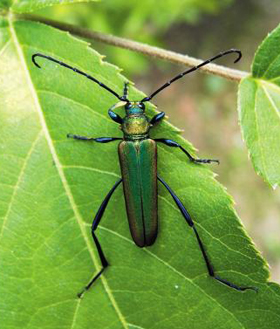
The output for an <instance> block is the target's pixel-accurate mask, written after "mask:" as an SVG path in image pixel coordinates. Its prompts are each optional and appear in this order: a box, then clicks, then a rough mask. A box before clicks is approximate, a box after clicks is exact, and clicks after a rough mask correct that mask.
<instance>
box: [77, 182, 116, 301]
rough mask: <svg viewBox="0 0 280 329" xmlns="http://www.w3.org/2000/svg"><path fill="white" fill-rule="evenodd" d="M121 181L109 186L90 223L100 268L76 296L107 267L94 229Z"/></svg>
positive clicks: (89, 285)
mask: <svg viewBox="0 0 280 329" xmlns="http://www.w3.org/2000/svg"><path fill="white" fill-rule="evenodd" d="M121 182H122V178H121V179H119V180H118V181H117V182H116V183H115V185H114V186H113V187H112V188H111V190H110V191H109V193H108V194H107V195H106V198H105V199H104V200H103V202H102V204H101V206H100V207H99V209H98V211H97V213H96V215H95V217H94V220H93V223H92V227H91V234H92V238H93V241H94V243H95V245H96V248H97V252H98V255H99V258H100V261H101V265H102V269H101V270H100V271H99V272H98V273H97V274H96V275H95V276H94V277H93V278H92V279H91V280H90V282H89V283H88V284H87V285H86V286H85V288H84V289H83V290H82V291H81V292H79V293H78V294H77V296H78V297H79V298H81V297H82V295H83V294H84V292H85V291H87V290H88V289H89V288H90V287H91V286H92V284H93V283H94V282H95V281H96V280H97V279H98V278H99V277H100V275H101V274H102V273H103V272H104V270H105V269H106V267H108V265H109V263H108V261H107V259H106V257H105V254H104V252H103V250H102V248H101V245H100V242H99V241H98V239H97V236H96V235H95V231H96V229H97V227H98V224H99V223H100V221H101V218H102V216H103V214H104V211H105V209H106V207H107V205H108V202H109V200H110V198H111V196H112V194H113V193H114V191H115V189H116V188H117V187H118V186H119V184H120V183H121Z"/></svg>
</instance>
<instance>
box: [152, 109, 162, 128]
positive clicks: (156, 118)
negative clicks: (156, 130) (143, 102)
mask: <svg viewBox="0 0 280 329" xmlns="http://www.w3.org/2000/svg"><path fill="white" fill-rule="evenodd" d="M164 116H165V113H164V112H160V113H158V114H156V115H155V116H153V117H152V119H151V121H150V124H151V125H155V124H156V123H158V122H159V121H161V120H162V119H163V118H164Z"/></svg>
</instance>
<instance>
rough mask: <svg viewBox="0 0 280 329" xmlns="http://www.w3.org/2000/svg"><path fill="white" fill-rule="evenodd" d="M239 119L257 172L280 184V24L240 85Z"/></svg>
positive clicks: (264, 177)
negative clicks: (250, 73)
mask: <svg viewBox="0 0 280 329" xmlns="http://www.w3.org/2000/svg"><path fill="white" fill-rule="evenodd" d="M239 119H240V124H241V128H242V133H243V136H244V139H245V141H246V144H247V147H248V149H249V155H250V158H251V159H252V162H253V166H254V168H255V170H256V172H257V173H258V174H259V175H261V176H262V177H263V179H264V180H265V181H266V182H268V183H269V184H270V185H272V186H273V187H274V188H276V187H277V185H279V183H280V148H279V145H280V25H279V26H278V27H277V28H276V29H275V30H274V31H273V32H272V33H270V34H269V35H268V36H267V37H266V38H265V40H264V41H263V42H262V44H261V45H260V47H259V49H258V51H257V53H256V55H255V58H254V62H253V65H252V76H250V77H248V78H245V79H243V80H242V81H241V83H240V86H239Z"/></svg>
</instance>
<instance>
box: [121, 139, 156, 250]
mask: <svg viewBox="0 0 280 329" xmlns="http://www.w3.org/2000/svg"><path fill="white" fill-rule="evenodd" d="M119 159H120V165H121V171H122V178H123V187H124V196H125V204H126V211H127V217H128V221H129V228H130V232H131V236H132V238H133V240H134V242H135V243H136V244H137V246H139V247H144V246H150V245H152V244H153V243H154V241H155V239H156V236H157V228H158V220H157V148H156V143H155V142H154V141H153V140H151V139H144V140H137V141H123V142H121V143H120V144H119Z"/></svg>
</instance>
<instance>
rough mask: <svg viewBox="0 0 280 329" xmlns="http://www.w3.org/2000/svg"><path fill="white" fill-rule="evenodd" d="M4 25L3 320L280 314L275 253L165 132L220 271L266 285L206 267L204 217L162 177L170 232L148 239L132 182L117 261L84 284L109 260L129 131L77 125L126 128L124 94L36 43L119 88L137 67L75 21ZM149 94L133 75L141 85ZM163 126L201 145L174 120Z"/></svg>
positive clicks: (265, 319) (153, 325)
mask: <svg viewBox="0 0 280 329" xmlns="http://www.w3.org/2000/svg"><path fill="white" fill-rule="evenodd" d="M0 26H1V28H0V68H1V70H0V90H1V93H0V122H1V125H0V152H1V153H0V170H1V174H0V186H1V188H0V219H1V221H0V273H1V276H0V296H1V298H0V319H1V329H8V328H9V329H10V328H34V329H35V328H36V329H38V328H40V329H41V328H52V329H53V328H60V329H61V328H69V329H70V328H71V329H73V328H75V329H81V328H94V329H99V328H100V329H109V328H110V329H121V328H126V329H127V328H129V329H139V328H140V329H173V328H174V329H175V328H176V329H196V328H197V329H198V328H199V329H201V328H204V329H208V328H209V329H210V328H211V329H212V328H215V329H218V328H219V329H220V328H225V329H228V328H231V329H239V328H252V329H253V328H254V329H256V328H258V329H261V328H263V329H267V328H279V326H280V315H279V314H280V312H279V311H280V308H279V305H280V289H279V286H278V285H276V284H273V283H267V279H268V269H267V265H266V264H265V262H264V261H263V260H262V259H261V257H260V255H259V254H258V253H257V252H256V250H255V249H254V246H253V245H252V243H251V241H250V240H249V238H248V237H247V235H246V234H245V233H244V230H243V228H242V226H241V223H240V221H239V219H238V218H237V215H236V213H235V211H234V210H233V208H232V200H231V199H230V197H229V196H228V195H227V193H226V192H225V190H224V189H223V188H222V187H221V186H220V185H219V184H218V183H217V182H216V181H215V180H214V179H213V175H212V173H211V172H210V171H209V169H207V168H206V167H205V166H203V165H195V164H190V163H189V161H188V159H187V158H186V156H185V155H184V154H183V153H182V152H180V151H179V150H177V149H173V148H171V149H170V148H169V149H168V148H167V147H166V146H162V145H160V146H159V151H158V153H159V169H158V170H159V174H160V175H161V177H162V178H164V179H165V180H166V181H167V183H169V184H170V185H171V187H172V188H173V190H174V191H175V192H176V193H177V194H178V196H179V197H180V198H181V200H182V201H183V202H184V204H185V205H186V207H187V208H188V210H189V212H190V213H191V215H192V217H193V219H194V221H195V222H196V225H197V230H198V231H199V234H200V235H201V239H202V240H203V242H204V244H205V246H206V249H207V252H208V254H209V257H210V259H211V261H212V263H213V264H214V267H215V269H216V271H217V273H218V274H219V275H220V276H221V277H223V278H225V279H228V280H230V281H232V282H234V283H236V284H239V285H251V286H255V287H258V288H259V292H258V293H255V292H254V291H246V292H243V293H242V292H238V291H236V290H234V289H231V288H229V287H227V286H225V285H223V284H220V283H218V282H216V281H214V280H213V279H211V278H210V277H209V276H208V275H207V270H206V266H205V263H204V261H203V258H202V255H201V252H200V250H199V247H198V245H197V241H196V239H195V237H194V234H193V232H192V230H191V229H190V228H189V227H188V225H187V223H186V222H185V221H184V219H183V218H182V216H181V214H180V212H179V211H178V209H177V208H176V207H175V205H174V202H173V200H172V198H171V197H170V195H169V194H168V192H167V191H166V190H165V189H164V188H163V187H162V186H159V219H160V227H159V235H158V239H157V241H156V243H155V244H154V245H153V246H152V247H149V248H144V249H140V248H137V247H136V246H135V245H134V243H133V242H132V240H131V237H130V233H129V229H128V224H127V220H126V214H125V207H124V199H123V194H122V187H120V188H119V189H118V190H117V191H116V193H115V194H114V195H113V197H112V200H111V202H110V204H109V206H108V209H107V210H106V212H105V215H104V218H103V220H102V222H101V224H100V227H99V229H98V231H97V234H98V237H99V238H100V241H101V244H102V246H103V249H104V252H105V253H106V255H107V257H108V260H109V263H110V265H111V266H110V267H109V268H108V269H107V270H106V272H105V274H104V275H103V276H102V277H101V279H99V280H98V281H97V282H96V283H95V284H94V286H93V287H92V289H91V290H90V291H89V292H87V293H86V294H85V295H84V296H83V298H82V299H78V298H77V296H76V294H77V293H78V292H79V291H80V290H81V289H82V287H83V286H84V285H85V284H86V283H87V282H89V280H90V279H91V278H92V276H93V275H94V273H97V271H98V269H99V268H100V265H99V258H98V255H97V252H96V248H95V246H94V244H93V241H92V239H91V236H90V224H91V222H92V219H93V216H94V214H95V213H96V211H97V209H98V207H99V205H100V203H101V202H102V200H103V198H104V197H105V195H106V194H107V193H108V191H109V189H110V188H111V187H112V185H113V184H114V183H115V182H116V180H117V179H118V178H119V177H120V170H119V164H118V156H117V142H116V143H109V144H103V145H102V144H97V143H96V144H92V143H86V142H80V141H74V140H71V139H67V138H66V135H67V133H75V134H80V135H86V136H96V137H100V136H121V131H120V130H119V129H118V125H117V124H116V123H114V122H113V121H112V120H110V118H109V117H108V115H107V110H108V108H109V107H110V106H112V105H113V104H114V103H115V102H116V101H117V99H116V98H115V97H114V96H113V95H111V94H109V93H108V92H106V91H105V90H103V89H101V88H100V87H99V86H98V85H96V84H94V83H92V82H91V81H89V80H87V79H85V78H84V77H82V76H79V75H77V74H74V73H73V72H72V71H70V70H66V69H65V68H63V67H61V66H58V65H56V64H54V63H52V62H48V61H46V60H44V59H42V58H39V59H38V62H40V65H41V66H42V68H41V69H38V68H36V67H35V66H34V65H33V64H32V62H31V56H32V54H34V53H37V52H41V53H44V54H48V55H51V56H54V57H55V58H57V59H60V60H63V61H65V62H67V63H69V64H71V65H75V66H77V67H78V68H80V69H81V70H84V71H87V72H88V73H90V74H92V75H94V77H96V78H97V79H100V80H101V81H102V82H103V83H106V84H108V86H109V87H111V88H112V89H114V90H116V92H118V93H121V91H122V88H123V83H124V81H125V78H124V77H122V76H121V75H120V74H119V70H118V69H117V68H116V67H115V66H112V65H110V64H108V63H104V62H102V60H101V57H100V55H98V54H97V53H95V52H94V51H93V50H91V49H90V48H88V46H87V45H86V44H85V43H84V42H81V41H78V40H77V39H74V38H73V37H71V36H70V35H69V34H66V33H64V32H60V31H57V30H55V29H53V28H51V27H48V26H45V25H43V24H37V23H32V22H27V21H17V22H16V21H15V22H13V21H6V20H2V21H1V22H0ZM182 83H183V82H182ZM139 97H143V95H140V93H139V92H138V91H136V90H135V89H133V90H132V92H131V95H130V99H139ZM154 113H155V112H154V110H153V109H149V110H148V115H149V116H151V115H152V114H154ZM121 114H122V115H123V113H121ZM154 135H156V136H158V137H167V138H173V139H175V140H176V141H178V142H180V143H181V144H182V145H183V146H185V147H186V148H188V149H189V150H191V146H190V145H189V144H188V143H187V142H186V141H184V140H183V139H182V138H181V137H180V136H179V133H178V130H177V129H175V128H174V127H173V126H171V125H169V124H168V123H167V122H163V123H161V124H160V125H159V127H157V128H155V132H154Z"/></svg>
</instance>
